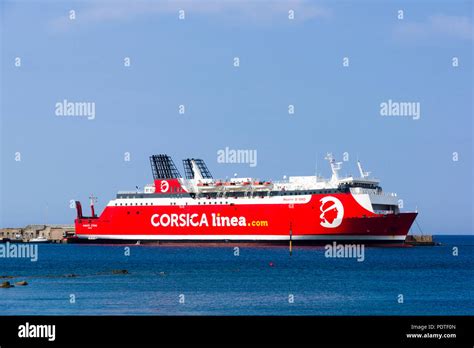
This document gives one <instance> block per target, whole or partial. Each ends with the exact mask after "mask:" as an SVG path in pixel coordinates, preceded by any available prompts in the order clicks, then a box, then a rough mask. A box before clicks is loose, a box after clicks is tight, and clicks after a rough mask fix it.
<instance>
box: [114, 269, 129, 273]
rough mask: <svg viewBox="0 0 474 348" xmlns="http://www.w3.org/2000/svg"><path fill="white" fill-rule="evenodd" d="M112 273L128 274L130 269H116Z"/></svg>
mask: <svg viewBox="0 0 474 348" xmlns="http://www.w3.org/2000/svg"><path fill="white" fill-rule="evenodd" d="M112 274H128V271H127V270H126V269H114V270H113V271H112Z"/></svg>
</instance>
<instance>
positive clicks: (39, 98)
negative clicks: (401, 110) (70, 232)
mask: <svg viewBox="0 0 474 348" xmlns="http://www.w3.org/2000/svg"><path fill="white" fill-rule="evenodd" d="M0 6H1V7H0V11H1V26H0V27H1V35H2V37H1V59H2V61H1V68H2V70H1V141H0V145H1V156H2V158H1V178H0V182H1V186H0V188H1V216H0V227H7V226H23V225H26V224H30V223H72V222H73V219H74V217H75V211H74V209H71V208H70V200H74V199H79V200H81V201H83V202H84V201H86V199H87V197H88V196H89V195H90V194H91V193H94V194H95V195H96V196H98V197H99V202H98V206H99V210H100V211H101V210H102V208H103V207H104V205H105V204H106V203H107V201H108V200H109V199H112V198H113V197H114V195H115V193H116V191H118V190H126V189H133V188H134V187H135V185H139V186H143V185H144V184H146V183H149V182H151V181H152V177H151V171H150V168H149V162H148V156H149V155H151V154H154V153H168V154H170V155H172V156H173V157H174V160H175V163H176V164H177V165H178V167H179V169H180V170H181V172H182V167H181V159H183V158H187V157H197V158H203V159H204V160H205V161H206V162H207V164H208V167H209V168H210V169H211V172H212V173H213V175H214V176H215V177H224V178H225V177H226V176H232V175H233V174H234V173H238V174H239V175H241V176H254V177H259V178H262V179H263V178H265V179H274V180H278V179H281V178H282V176H283V175H312V174H314V172H315V166H316V163H317V166H318V172H320V173H321V174H323V175H324V176H329V175H330V171H329V167H328V166H327V164H326V163H325V161H324V159H323V158H324V154H325V153H326V152H333V153H334V155H335V156H336V157H337V158H339V159H341V158H342V154H343V153H344V152H348V153H349V155H350V161H349V162H348V163H344V165H343V170H342V172H343V173H352V174H357V169H356V164H355V161H356V158H357V157H359V158H360V159H361V160H362V162H363V164H364V166H365V167H366V169H367V170H370V171H372V173H373V175H374V176H376V177H378V178H380V179H381V180H382V186H383V187H384V189H385V190H386V191H393V192H397V193H398V195H399V196H400V197H401V198H403V200H404V207H405V209H407V210H414V209H415V208H418V210H419V212H420V215H419V218H418V222H419V224H420V226H421V228H422V229H423V232H425V233H433V234H458V233H472V232H473V220H472V215H473V205H472V196H473V194H474V191H473V185H472V178H473V175H472V174H473V173H472V167H473V163H472V162H473V160H472V158H473V144H472V134H473V126H472V117H473V104H472V96H473V70H472V61H473V56H472V54H473V51H472V47H473V18H472V13H473V8H472V2H470V1H433V2H431V1H430V2H429V1H413V0H411V1H387V2H380V1H357V2H356V1H323V2H317V1H303V0H301V1H300V0H289V1H240V2H239V1H220V2H219V1H199V2H198V1H137V2H131V1H130V2H127V1H82V2H77V1H76V2H68V1H2V2H1V5H0ZM180 9H184V10H185V15H186V19H185V20H179V19H178V11H179V10H180ZM290 9H293V10H294V11H295V19H294V20H289V19H288V11H289V10H290ZM70 10H74V11H75V14H76V19H74V20H70V19H69V17H68V16H69V11H70ZM399 10H403V14H404V18H403V19H402V20H400V19H398V18H397V16H398V11H399ZM16 57H20V58H21V66H20V67H16V66H15V58H16ZM125 57H130V59H131V66H130V67H124V64H123V63H124V58H125ZM234 57H239V58H240V67H238V68H236V67H234V66H233V59H234ZM344 57H348V58H349V66H348V67H344V66H343V64H342V62H343V58H344ZM453 57H457V58H458V61H459V66H457V67H453V66H452V59H453ZM64 99H67V100H69V101H77V102H80V101H89V102H94V103H95V105H96V117H95V119H93V120H88V119H87V118H85V117H58V116H56V114H55V104H56V103H57V102H61V101H62V100H64ZM389 99H391V100H393V101H402V102H418V103H420V107H421V117H420V119H419V120H413V119H412V118H409V117H383V116H381V115H380V104H381V103H382V102H386V101H388V100H389ZM180 104H183V105H185V108H186V112H185V114H184V115H180V114H179V113H178V106H179V105H180ZM289 104H293V105H294V106H295V114H293V115H289V114H288V105H289ZM226 147H229V148H231V149H251V150H257V154H258V164H257V166H255V167H250V166H249V165H248V164H228V163H224V164H221V163H217V151H219V150H220V149H224V148H226ZM17 152H19V153H20V155H21V161H15V154H16V153H17ZM125 152H129V153H130V156H131V160H130V161H128V162H127V161H124V153H125ZM453 152H457V153H458V156H459V160H458V161H453ZM414 231H415V232H418V230H417V228H416V227H415V230H414Z"/></svg>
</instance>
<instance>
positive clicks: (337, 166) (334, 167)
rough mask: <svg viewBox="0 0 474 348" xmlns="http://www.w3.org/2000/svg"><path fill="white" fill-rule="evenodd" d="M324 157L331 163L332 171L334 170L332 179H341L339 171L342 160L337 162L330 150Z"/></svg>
mask: <svg viewBox="0 0 474 348" xmlns="http://www.w3.org/2000/svg"><path fill="white" fill-rule="evenodd" d="M324 158H325V159H327V160H328V161H329V164H330V166H331V171H332V177H331V181H337V180H339V175H338V173H339V170H341V164H342V162H336V160H335V159H334V156H333V155H332V153H330V152H328V153H327V155H326V157H324Z"/></svg>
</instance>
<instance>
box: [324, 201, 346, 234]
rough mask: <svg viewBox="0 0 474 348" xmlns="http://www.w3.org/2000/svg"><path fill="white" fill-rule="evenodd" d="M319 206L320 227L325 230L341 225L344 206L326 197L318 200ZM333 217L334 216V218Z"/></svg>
mask: <svg viewBox="0 0 474 348" xmlns="http://www.w3.org/2000/svg"><path fill="white" fill-rule="evenodd" d="M319 201H320V202H321V206H320V207H319V210H320V211H321V215H319V217H320V218H321V220H322V221H321V226H323V227H326V228H335V227H338V226H339V225H340V224H341V223H342V218H343V216H344V206H343V205H342V203H341V201H340V200H339V199H337V198H336V197H331V196H326V197H323V198H321V199H320V200H319ZM334 215H335V216H334Z"/></svg>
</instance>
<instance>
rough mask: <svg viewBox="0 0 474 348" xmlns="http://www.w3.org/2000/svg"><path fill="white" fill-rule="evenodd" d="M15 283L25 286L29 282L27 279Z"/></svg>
mask: <svg viewBox="0 0 474 348" xmlns="http://www.w3.org/2000/svg"><path fill="white" fill-rule="evenodd" d="M15 285H18V286H25V285H28V282H27V281H26V280H22V281H21V282H16V283H15Z"/></svg>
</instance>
